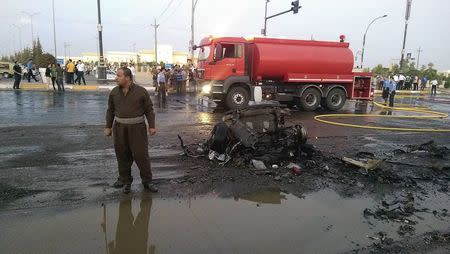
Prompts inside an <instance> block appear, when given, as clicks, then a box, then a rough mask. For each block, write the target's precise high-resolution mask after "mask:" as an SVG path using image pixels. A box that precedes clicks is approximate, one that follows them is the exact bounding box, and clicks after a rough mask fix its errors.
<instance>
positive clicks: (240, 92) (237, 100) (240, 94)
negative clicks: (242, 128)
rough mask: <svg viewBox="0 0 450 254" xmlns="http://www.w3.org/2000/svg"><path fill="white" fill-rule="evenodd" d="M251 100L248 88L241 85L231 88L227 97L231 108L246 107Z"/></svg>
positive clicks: (226, 101) (228, 106)
mask: <svg viewBox="0 0 450 254" xmlns="http://www.w3.org/2000/svg"><path fill="white" fill-rule="evenodd" d="M249 101H250V93H249V92H248V91H247V89H245V88H244V87H241V86H236V87H233V88H231V89H230V90H229V91H228V93H227V97H226V98H225V104H226V106H227V108H229V109H237V108H242V107H246V106H247V105H248V102H249Z"/></svg>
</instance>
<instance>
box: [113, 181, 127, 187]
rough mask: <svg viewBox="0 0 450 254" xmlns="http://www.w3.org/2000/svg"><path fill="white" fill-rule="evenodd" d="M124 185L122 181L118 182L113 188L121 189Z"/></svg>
mask: <svg viewBox="0 0 450 254" xmlns="http://www.w3.org/2000/svg"><path fill="white" fill-rule="evenodd" d="M123 185H124V184H123V182H122V181H120V180H117V181H116V182H115V183H114V184H113V187H114V188H116V189H120V188H122V187H123Z"/></svg>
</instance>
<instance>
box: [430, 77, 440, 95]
mask: <svg viewBox="0 0 450 254" xmlns="http://www.w3.org/2000/svg"><path fill="white" fill-rule="evenodd" d="M430 84H431V95H432V96H433V95H436V88H437V85H438V81H437V80H436V79H433V80H431V82H430Z"/></svg>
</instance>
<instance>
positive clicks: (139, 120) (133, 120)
mask: <svg viewBox="0 0 450 254" xmlns="http://www.w3.org/2000/svg"><path fill="white" fill-rule="evenodd" d="M114 119H115V121H116V122H118V123H121V124H138V123H144V122H145V118H144V116H138V117H133V118H121V117H117V116H116V117H115V118H114Z"/></svg>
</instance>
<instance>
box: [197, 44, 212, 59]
mask: <svg viewBox="0 0 450 254" xmlns="http://www.w3.org/2000/svg"><path fill="white" fill-rule="evenodd" d="M210 53H211V47H210V46H205V47H201V48H200V52H199V53H198V60H199V61H202V60H206V59H208V57H209V54H210Z"/></svg>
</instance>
